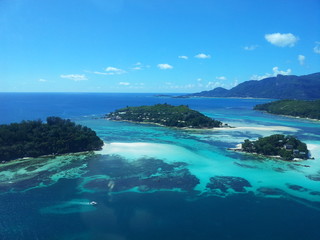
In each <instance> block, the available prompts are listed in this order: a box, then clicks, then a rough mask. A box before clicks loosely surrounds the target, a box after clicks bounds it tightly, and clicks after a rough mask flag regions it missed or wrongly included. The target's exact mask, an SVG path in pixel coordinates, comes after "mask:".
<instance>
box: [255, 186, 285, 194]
mask: <svg viewBox="0 0 320 240" xmlns="http://www.w3.org/2000/svg"><path fill="white" fill-rule="evenodd" d="M258 191H259V192H261V193H263V194H265V195H284V194H285V192H284V191H282V190H281V189H279V188H268V187H261V188H258Z"/></svg>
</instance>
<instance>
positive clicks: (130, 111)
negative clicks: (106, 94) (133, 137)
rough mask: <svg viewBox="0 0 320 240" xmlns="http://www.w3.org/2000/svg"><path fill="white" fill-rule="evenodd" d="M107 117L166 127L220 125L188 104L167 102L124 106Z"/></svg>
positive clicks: (211, 126) (209, 126)
mask: <svg viewBox="0 0 320 240" xmlns="http://www.w3.org/2000/svg"><path fill="white" fill-rule="evenodd" d="M107 118H108V119H111V120H116V121H123V120H126V121H132V122H137V123H156V124H160V125H163V126H168V127H190V128H213V127H221V125H222V123H221V122H220V121H217V120H214V119H211V118H209V117H207V116H205V115H203V114H202V113H200V112H197V111H195V110H192V109H190V108H189V107H188V106H185V105H180V106H173V105H169V104H156V105H154V106H140V107H126V108H122V109H118V110H116V111H115V112H112V113H109V114H108V115H107Z"/></svg>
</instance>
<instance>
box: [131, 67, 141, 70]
mask: <svg viewBox="0 0 320 240" xmlns="http://www.w3.org/2000/svg"><path fill="white" fill-rule="evenodd" d="M131 69H132V70H141V69H142V67H133V68H131Z"/></svg>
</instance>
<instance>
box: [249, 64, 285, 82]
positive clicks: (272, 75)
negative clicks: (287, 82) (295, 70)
mask: <svg viewBox="0 0 320 240" xmlns="http://www.w3.org/2000/svg"><path fill="white" fill-rule="evenodd" d="M272 72H273V73H266V74H264V75H252V76H251V78H250V80H262V79H265V78H269V77H275V76H277V75H278V74H281V75H289V74H290V73H291V69H290V68H289V69H287V71H282V70H279V68H278V67H274V68H272Z"/></svg>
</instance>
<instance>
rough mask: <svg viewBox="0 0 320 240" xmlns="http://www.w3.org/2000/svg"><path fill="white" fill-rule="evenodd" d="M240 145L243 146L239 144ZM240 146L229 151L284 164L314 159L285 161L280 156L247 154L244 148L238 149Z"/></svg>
mask: <svg viewBox="0 0 320 240" xmlns="http://www.w3.org/2000/svg"><path fill="white" fill-rule="evenodd" d="M238 145H242V144H238ZM238 145H237V147H235V148H227V150H229V151H233V152H238V153H241V154H248V155H252V156H258V157H260V158H263V159H264V160H266V159H272V160H281V161H284V162H302V161H306V160H311V159H312V158H308V159H302V158H294V159H292V160H285V159H283V158H282V157H281V156H279V155H275V156H271V155H270V156H269V155H263V154H260V153H256V152H246V151H243V149H242V147H241V148H238Z"/></svg>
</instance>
